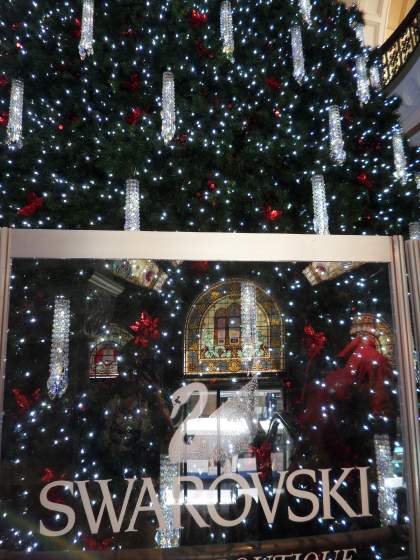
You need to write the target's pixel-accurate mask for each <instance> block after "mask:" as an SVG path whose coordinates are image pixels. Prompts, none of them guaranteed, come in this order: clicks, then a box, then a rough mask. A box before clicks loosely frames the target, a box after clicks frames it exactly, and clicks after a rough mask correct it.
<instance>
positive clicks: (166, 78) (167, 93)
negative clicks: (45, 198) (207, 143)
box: [162, 72, 176, 144]
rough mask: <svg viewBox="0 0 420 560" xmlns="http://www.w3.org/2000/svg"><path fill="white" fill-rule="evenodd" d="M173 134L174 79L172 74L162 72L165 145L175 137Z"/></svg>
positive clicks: (163, 135) (174, 127) (174, 123)
mask: <svg viewBox="0 0 420 560" xmlns="http://www.w3.org/2000/svg"><path fill="white" fill-rule="evenodd" d="M175 132H176V114H175V78H174V75H173V73H172V72H164V73H163V85H162V138H163V141H164V142H165V144H169V142H170V141H171V140H172V139H173V137H174V136H175Z"/></svg>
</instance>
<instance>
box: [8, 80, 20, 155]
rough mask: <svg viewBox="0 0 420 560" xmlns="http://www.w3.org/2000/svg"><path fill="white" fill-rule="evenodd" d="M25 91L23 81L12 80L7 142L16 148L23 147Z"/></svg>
mask: <svg viewBox="0 0 420 560" xmlns="http://www.w3.org/2000/svg"><path fill="white" fill-rule="evenodd" d="M23 92H24V85H23V81H22V80H19V79H16V80H12V86H11V90H10V105H9V122H8V124H7V139H6V143H7V144H8V145H9V146H15V147H16V148H21V147H22V144H23V135H22V131H23V124H22V123H23Z"/></svg>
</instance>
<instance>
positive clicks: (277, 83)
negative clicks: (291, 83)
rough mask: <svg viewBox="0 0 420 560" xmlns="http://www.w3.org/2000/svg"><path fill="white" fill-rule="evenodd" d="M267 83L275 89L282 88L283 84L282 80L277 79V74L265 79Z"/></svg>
mask: <svg viewBox="0 0 420 560" xmlns="http://www.w3.org/2000/svg"><path fill="white" fill-rule="evenodd" d="M265 83H266V85H267V86H268V87H269V88H271V89H272V90H274V91H278V90H279V89H281V86H282V83H281V81H280V80H279V79H277V78H276V77H275V76H268V77H267V78H266V79H265Z"/></svg>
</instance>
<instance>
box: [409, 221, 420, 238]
mask: <svg viewBox="0 0 420 560" xmlns="http://www.w3.org/2000/svg"><path fill="white" fill-rule="evenodd" d="M408 231H409V235H410V239H411V240H412V241H418V240H419V239H420V222H411V224H408Z"/></svg>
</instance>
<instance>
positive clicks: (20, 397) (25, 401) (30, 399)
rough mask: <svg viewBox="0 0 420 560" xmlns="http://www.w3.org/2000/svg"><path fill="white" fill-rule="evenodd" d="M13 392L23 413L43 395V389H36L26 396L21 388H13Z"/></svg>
mask: <svg viewBox="0 0 420 560" xmlns="http://www.w3.org/2000/svg"><path fill="white" fill-rule="evenodd" d="M12 393H13V396H14V397H15V401H16V405H17V407H18V409H19V411H20V412H22V413H24V412H27V411H28V410H29V409H30V407H31V406H32V405H34V404H35V403H36V402H37V401H39V399H40V397H41V389H35V391H34V392H33V393H32V395H31V396H26V395H25V394H24V393H22V391H21V390H20V389H12Z"/></svg>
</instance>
